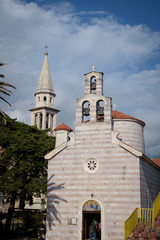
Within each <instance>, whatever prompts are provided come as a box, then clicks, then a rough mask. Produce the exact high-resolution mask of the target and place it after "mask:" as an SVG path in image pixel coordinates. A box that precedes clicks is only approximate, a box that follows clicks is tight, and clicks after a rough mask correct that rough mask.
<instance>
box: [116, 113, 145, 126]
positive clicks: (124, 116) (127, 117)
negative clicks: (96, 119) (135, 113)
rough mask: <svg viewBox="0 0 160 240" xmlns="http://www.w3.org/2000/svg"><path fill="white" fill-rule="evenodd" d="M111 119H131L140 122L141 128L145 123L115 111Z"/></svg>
mask: <svg viewBox="0 0 160 240" xmlns="http://www.w3.org/2000/svg"><path fill="white" fill-rule="evenodd" d="M112 118H113V119H133V120H136V121H138V122H140V123H141V124H142V125H143V126H145V125H146V124H145V122H143V121H141V120H139V119H138V118H135V117H132V116H129V115H127V114H125V113H122V112H119V111H117V110H113V111H112Z"/></svg>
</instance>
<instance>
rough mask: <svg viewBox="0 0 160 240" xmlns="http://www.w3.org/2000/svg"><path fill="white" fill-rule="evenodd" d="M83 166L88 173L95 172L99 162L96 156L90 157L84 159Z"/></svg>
mask: <svg viewBox="0 0 160 240" xmlns="http://www.w3.org/2000/svg"><path fill="white" fill-rule="evenodd" d="M83 168H84V170H85V171H86V172H88V173H95V172H97V170H98V168H99V163H98V161H97V160H96V159H95V158H89V159H86V160H85V161H84V163H83Z"/></svg>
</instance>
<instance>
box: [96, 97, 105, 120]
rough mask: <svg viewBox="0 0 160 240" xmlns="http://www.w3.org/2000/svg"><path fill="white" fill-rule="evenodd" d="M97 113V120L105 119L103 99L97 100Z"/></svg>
mask: <svg viewBox="0 0 160 240" xmlns="http://www.w3.org/2000/svg"><path fill="white" fill-rule="evenodd" d="M96 113H97V121H98V122H103V121H104V102H103V101H102V100H99V101H97V103H96Z"/></svg>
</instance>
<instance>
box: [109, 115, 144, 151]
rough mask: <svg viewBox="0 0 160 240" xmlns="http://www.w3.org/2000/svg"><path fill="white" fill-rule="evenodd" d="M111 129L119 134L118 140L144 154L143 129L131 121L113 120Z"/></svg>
mask: <svg viewBox="0 0 160 240" xmlns="http://www.w3.org/2000/svg"><path fill="white" fill-rule="evenodd" d="M113 129H114V130H117V131H118V132H119V136H118V137H119V138H121V139H122V141H123V142H125V143H127V144H129V145H130V146H132V147H133V148H135V149H137V150H139V151H141V152H142V153H144V152H145V148H144V134H143V127H142V125H140V124H139V123H137V122H135V121H133V120H124V119H123V120H118V119H116V120H115V119H114V120H113Z"/></svg>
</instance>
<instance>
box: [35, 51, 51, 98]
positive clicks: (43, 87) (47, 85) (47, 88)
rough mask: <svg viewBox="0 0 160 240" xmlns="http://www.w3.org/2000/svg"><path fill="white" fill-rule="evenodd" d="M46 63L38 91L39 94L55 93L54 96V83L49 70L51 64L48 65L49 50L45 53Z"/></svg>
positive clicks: (44, 63)
mask: <svg viewBox="0 0 160 240" xmlns="http://www.w3.org/2000/svg"><path fill="white" fill-rule="evenodd" d="M44 56H45V57H44V62H43V66H42V70H41V74H40V78H39V82H38V86H37V90H36V94H37V93H41V92H48V93H53V94H54V87H53V82H52V77H51V73H50V69H49V64H48V52H47V49H46V51H45V53H44Z"/></svg>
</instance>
